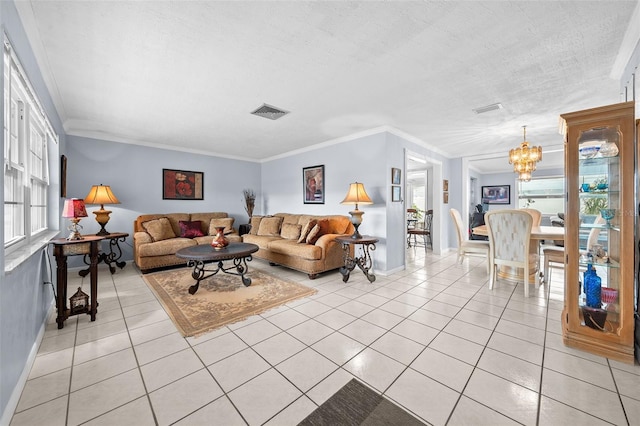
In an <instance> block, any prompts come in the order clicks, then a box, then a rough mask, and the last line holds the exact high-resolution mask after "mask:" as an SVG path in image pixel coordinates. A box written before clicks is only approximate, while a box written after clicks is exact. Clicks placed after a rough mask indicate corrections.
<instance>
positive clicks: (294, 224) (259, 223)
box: [242, 213, 354, 279]
mask: <svg viewBox="0 0 640 426" xmlns="http://www.w3.org/2000/svg"><path fill="white" fill-rule="evenodd" d="M316 231H317V232H316ZM353 231H354V228H353V224H352V223H351V220H350V219H349V217H347V216H340V215H333V216H311V215H304V214H289V213H277V214H275V215H273V216H254V217H252V218H251V230H250V232H249V233H248V234H245V235H243V236H242V241H243V242H245V243H253V244H256V245H257V246H258V247H259V250H258V251H257V252H256V253H254V254H253V256H255V257H257V258H259V259H264V260H267V261H269V262H270V263H272V264H277V265H282V266H286V267H288V268H291V269H295V270H298V271H302V272H305V273H307V274H308V275H309V278H310V279H314V278H316V276H317V275H318V274H319V273H321V272H326V271H330V270H333V269H337V268H339V267H341V266H343V265H344V260H343V251H342V245H341V244H340V243H338V242H336V241H335V238H336V237H337V236H338V235H351V234H353ZM312 234H313V235H312ZM310 236H311V237H310Z"/></svg>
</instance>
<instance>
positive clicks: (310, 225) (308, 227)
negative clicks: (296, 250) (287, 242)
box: [298, 219, 318, 243]
mask: <svg viewBox="0 0 640 426" xmlns="http://www.w3.org/2000/svg"><path fill="white" fill-rule="evenodd" d="M317 223H318V221H317V220H315V219H311V220H309V221H308V222H307V223H306V224H305V225H304V226H303V227H302V231H300V237H299V238H298V242H299V243H305V242H307V236H309V232H310V231H311V230H312V229H313V227H314V226H316V224H317Z"/></svg>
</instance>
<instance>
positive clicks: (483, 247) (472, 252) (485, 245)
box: [449, 209, 490, 272]
mask: <svg viewBox="0 0 640 426" xmlns="http://www.w3.org/2000/svg"><path fill="white" fill-rule="evenodd" d="M449 214H450V215H451V218H452V219H453V224H454V225H455V228H456V236H457V237H458V262H460V263H462V261H463V260H464V257H465V256H482V257H484V258H485V259H486V260H487V262H486V264H487V272H490V271H489V241H483V240H469V236H468V234H467V233H466V232H464V231H463V230H464V226H463V224H462V216H460V212H459V211H458V210H456V209H449Z"/></svg>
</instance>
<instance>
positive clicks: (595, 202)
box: [582, 197, 607, 215]
mask: <svg viewBox="0 0 640 426" xmlns="http://www.w3.org/2000/svg"><path fill="white" fill-rule="evenodd" d="M606 208H607V199H606V198H601V197H588V198H584V199H583V200H582V213H584V214H586V215H599V214H600V210H602V209H606Z"/></svg>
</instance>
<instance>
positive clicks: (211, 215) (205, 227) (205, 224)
mask: <svg viewBox="0 0 640 426" xmlns="http://www.w3.org/2000/svg"><path fill="white" fill-rule="evenodd" d="M189 216H190V220H199V221H201V222H202V233H203V234H204V235H208V233H209V223H210V222H211V219H219V218H224V217H229V215H228V214H227V213H225V212H205V213H191V214H190V215H189Z"/></svg>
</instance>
